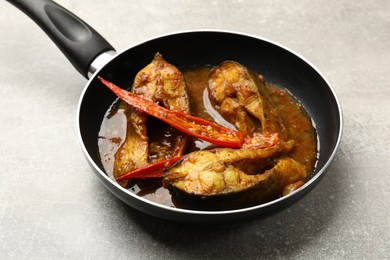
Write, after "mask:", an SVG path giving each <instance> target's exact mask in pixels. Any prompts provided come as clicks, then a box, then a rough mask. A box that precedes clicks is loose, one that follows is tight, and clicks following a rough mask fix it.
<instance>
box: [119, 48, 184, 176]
mask: <svg viewBox="0 0 390 260" xmlns="http://www.w3.org/2000/svg"><path fill="white" fill-rule="evenodd" d="M131 92H132V93H134V94H136V95H138V96H140V97H142V98H144V99H147V100H149V101H152V102H154V103H157V104H159V105H160V106H163V107H165V108H166V109H169V110H177V111H182V112H185V113H190V106H189V100H188V95H187V89H186V84H185V81H184V78H183V75H182V74H181V72H180V71H179V70H178V69H177V68H176V67H175V66H173V65H171V64H169V63H168V62H166V61H165V60H164V59H163V58H162V56H161V54H159V53H157V54H156V55H155V57H154V59H153V61H152V62H151V63H150V64H148V65H147V66H146V67H145V68H143V69H142V70H141V71H139V72H138V73H137V75H136V77H135V79H134V83H133V86H132V89H131ZM127 106H128V105H127ZM126 114H127V119H128V124H127V132H126V139H125V141H124V142H123V144H122V145H121V146H120V148H119V149H118V151H117V153H116V154H115V163H114V177H115V178H116V179H117V178H118V177H120V176H121V175H123V174H125V173H128V172H130V171H132V170H135V169H138V168H140V167H143V166H145V165H147V164H149V163H153V162H158V161H162V160H166V159H169V158H172V157H176V156H180V155H183V154H184V152H185V147H186V143H187V139H188V137H187V135H185V134H183V133H181V132H179V131H178V130H176V129H174V128H173V127H171V126H169V125H166V124H163V123H161V122H154V123H156V124H155V125H154V127H155V129H158V131H154V130H155V129H151V128H150V127H149V129H148V124H149V121H150V120H149V115H148V114H146V113H144V112H142V111H140V110H138V109H136V108H133V107H131V106H128V109H127V113H126ZM155 121H157V120H155Z"/></svg>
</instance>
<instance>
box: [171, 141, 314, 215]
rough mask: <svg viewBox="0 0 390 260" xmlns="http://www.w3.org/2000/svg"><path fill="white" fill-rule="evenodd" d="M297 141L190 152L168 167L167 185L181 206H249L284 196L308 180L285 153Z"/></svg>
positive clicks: (225, 207) (303, 170)
mask: <svg viewBox="0 0 390 260" xmlns="http://www.w3.org/2000/svg"><path fill="white" fill-rule="evenodd" d="M293 146H294V141H288V142H283V141H281V142H279V143H278V144H276V145H275V146H272V147H267V148H264V149H258V150H249V149H229V148H215V149H212V150H203V151H198V152H194V153H192V154H190V155H188V156H187V157H186V158H185V159H184V160H182V161H181V162H180V161H179V162H178V163H177V164H176V165H174V166H173V167H171V168H170V169H168V170H166V171H165V175H164V186H165V187H166V188H168V190H169V191H170V193H171V195H172V198H173V201H174V202H175V203H176V205H178V206H179V207H184V208H191V209H203V210H221V209H234V208H240V207H246V206H251V205H256V204H259V203H263V202H266V201H268V200H270V199H273V198H276V197H278V196H281V194H282V191H283V188H284V187H285V186H286V185H288V184H291V183H294V182H297V181H298V180H305V179H306V177H307V173H306V170H305V168H304V167H303V166H302V165H301V164H299V163H298V162H297V161H295V160H293V159H292V158H289V157H284V156H283V154H286V153H288V152H289V151H290V150H291V149H292V148H293Z"/></svg>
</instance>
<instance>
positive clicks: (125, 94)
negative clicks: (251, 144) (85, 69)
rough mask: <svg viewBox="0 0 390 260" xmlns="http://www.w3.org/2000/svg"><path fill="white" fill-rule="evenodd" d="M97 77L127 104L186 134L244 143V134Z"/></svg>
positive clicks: (225, 144)
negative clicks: (167, 107) (170, 108)
mask: <svg viewBox="0 0 390 260" xmlns="http://www.w3.org/2000/svg"><path fill="white" fill-rule="evenodd" d="M98 79H99V80H100V81H101V82H102V83H103V84H104V85H106V86H107V87H108V88H109V89H110V90H111V91H112V92H114V93H115V94H116V95H117V96H118V97H119V98H120V99H122V100H123V101H125V102H126V103H128V104H129V105H131V106H133V107H135V108H137V109H139V110H141V111H143V112H145V113H147V114H149V115H151V116H154V117H156V118H158V119H160V120H162V121H164V122H165V123H167V124H169V125H171V126H173V127H175V128H176V129H178V130H179V131H182V132H184V133H186V134H188V135H191V136H194V137H196V138H199V139H202V140H205V141H208V142H210V143H212V144H215V145H218V146H222V147H230V148H241V146H242V144H243V143H244V134H242V133H240V132H237V131H234V130H231V129H228V128H225V127H223V126H220V125H218V124H215V123H213V122H210V121H208V120H205V119H202V118H199V117H195V116H192V115H189V114H187V113H184V112H182V111H177V110H169V109H166V108H164V107H161V106H159V105H157V104H155V103H153V102H151V101H149V100H146V99H144V98H141V97H140V96H138V95H135V94H133V93H131V92H129V91H126V90H124V89H122V88H120V87H118V86H116V85H115V84H114V83H111V82H109V81H107V80H105V79H103V78H102V77H100V76H98Z"/></svg>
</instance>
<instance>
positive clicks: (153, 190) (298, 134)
mask: <svg viewBox="0 0 390 260" xmlns="http://www.w3.org/2000/svg"><path fill="white" fill-rule="evenodd" d="M210 70H211V68H210V67H198V68H189V69H184V70H182V74H183V76H184V79H185V82H186V86H187V93H188V99H189V102H190V112H191V114H192V115H195V116H197V117H201V118H204V119H207V120H210V121H214V122H216V123H218V124H220V125H223V126H225V127H228V128H231V129H236V127H235V126H234V125H233V124H231V123H229V122H228V121H227V120H225V119H224V117H222V116H221V115H220V113H218V111H217V110H216V109H215V108H214V106H213V105H212V102H210V99H209V93H208V89H207V84H208V80H209V74H210ZM265 86H266V88H267V90H268V93H269V95H270V98H271V100H272V102H273V103H274V105H275V106H276V108H277V111H278V114H279V116H280V118H281V120H282V121H283V123H284V125H285V126H286V131H287V137H286V138H287V139H289V140H294V141H295V145H294V148H293V149H292V150H291V151H289V154H288V155H289V157H291V158H292V159H294V160H296V161H297V162H298V163H300V164H301V165H302V166H303V167H304V168H305V169H306V171H307V172H309V173H312V172H313V171H314V168H315V163H316V161H317V152H318V149H317V134H316V130H315V128H314V127H313V124H312V121H311V119H310V117H309V116H308V114H307V113H306V111H305V110H304V108H303V106H302V105H301V104H300V103H299V102H297V101H296V100H295V99H294V97H293V96H292V95H291V94H290V93H289V92H288V91H286V90H285V89H283V88H282V87H279V86H276V85H274V84H269V83H266V84H265ZM128 109H129V107H128V105H126V104H124V103H123V102H122V101H120V100H118V101H116V102H115V103H114V104H113V105H112V106H111V107H110V109H109V110H108V111H107V113H106V115H105V117H104V119H103V122H102V125H101V129H100V132H99V139H98V145H99V153H100V158H101V161H102V164H103V167H104V169H105V171H106V173H107V174H108V176H110V178H112V179H115V177H114V174H113V171H114V160H115V154H116V153H117V151H118V149H119V148H120V146H121V145H122V143H123V142H124V140H125V138H126V126H127V116H126V115H127V114H128ZM163 128H164V129H166V130H165V131H163V135H162V134H161V131H160V130H161V129H163ZM147 129H148V135H149V138H150V140H164V141H163V142H162V143H163V144H164V147H165V148H166V147H172V146H174V142H175V138H174V137H175V136H174V135H171V134H170V133H171V132H174V130H172V131H171V130H170V127H169V126H166V125H165V124H164V123H162V122H160V121H158V120H156V119H154V118H153V119H151V120H149V121H148V123H147ZM155 130H157V131H155ZM152 143H153V142H152ZM156 143H157V142H156ZM160 143H161V142H160ZM164 147H160V146H158V145H157V146H154V147H152V149H153V152H152V153H151V154H150V155H149V157H150V158H149V160H150V161H153V158H152V157H153V156H156V154H158V153H164V149H165V148H164ZM212 147H213V146H212V145H211V144H210V143H208V142H206V141H202V140H198V139H195V138H189V140H188V142H187V146H186V153H191V152H193V151H198V150H203V149H210V148H212ZM122 185H124V186H126V188H128V189H129V190H131V191H132V192H134V193H135V194H137V195H139V196H143V197H145V198H146V199H149V200H151V201H154V202H157V203H160V204H163V205H167V206H172V207H174V206H175V205H174V204H173V202H172V199H171V195H170V193H169V192H168V190H167V189H165V188H164V187H162V181H161V179H159V178H156V179H147V180H143V179H137V180H131V181H129V182H128V183H122Z"/></svg>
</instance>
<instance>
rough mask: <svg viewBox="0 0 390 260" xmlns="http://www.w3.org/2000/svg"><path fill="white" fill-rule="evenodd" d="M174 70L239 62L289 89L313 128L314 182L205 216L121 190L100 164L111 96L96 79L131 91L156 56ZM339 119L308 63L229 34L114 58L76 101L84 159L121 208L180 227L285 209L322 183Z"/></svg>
mask: <svg viewBox="0 0 390 260" xmlns="http://www.w3.org/2000/svg"><path fill="white" fill-rule="evenodd" d="M157 52H160V53H161V54H162V55H163V57H164V58H165V59H166V60H167V61H168V62H170V63H171V64H174V65H175V66H177V67H178V68H184V67H191V66H203V65H218V64H219V63H221V62H222V61H225V60H234V61H237V62H239V63H241V64H243V65H244V66H246V67H248V68H249V69H251V70H253V71H255V72H258V73H260V74H262V75H264V76H265V79H266V80H267V81H268V82H271V83H276V84H278V85H280V86H282V87H284V88H286V89H288V90H289V91H290V92H291V93H292V94H293V95H294V96H295V97H296V98H297V99H298V100H299V101H300V102H301V103H302V104H303V106H304V107H305V109H306V110H307V111H308V113H309V115H310V116H311V117H312V119H313V121H314V125H315V127H316V128H317V131H318V136H319V144H320V152H319V159H318V163H317V168H316V171H315V173H314V175H313V177H312V179H311V180H310V181H309V182H308V183H307V184H306V185H305V186H304V187H302V188H301V189H300V190H299V191H298V192H295V193H294V194H292V195H290V196H287V197H284V198H281V199H278V200H276V201H273V202H270V203H267V204H263V205H259V206H257V207H252V208H247V209H241V210H231V211H216V212H203V211H191V210H182V209H173V208H169V207H166V206H163V205H159V204H156V203H154V202H150V201H147V200H145V199H143V198H140V197H138V196H136V195H134V194H132V193H131V192H129V191H127V190H125V189H123V188H122V187H120V186H119V185H118V184H116V183H115V182H114V181H112V180H110V179H109V178H108V177H107V176H106V175H105V174H104V169H103V167H102V164H101V162H100V158H99V152H98V143H97V139H98V133H99V129H100V125H101V122H102V119H103V116H104V114H105V112H106V110H107V109H108V108H109V106H110V105H111V104H112V102H113V101H114V100H115V99H116V97H115V95H114V94H112V93H111V92H110V91H109V90H107V89H106V88H105V87H103V86H102V85H101V84H100V83H99V82H98V80H97V79H96V75H100V76H102V77H104V78H106V79H108V80H110V81H112V82H114V83H116V84H118V85H119V86H121V87H123V88H128V87H130V86H131V84H132V81H133V79H134V76H135V74H136V73H137V72H138V71H139V70H140V69H142V68H143V67H144V66H146V65H147V64H148V63H150V62H151V60H152V59H153V56H154V54H155V53H157ZM341 121H342V119H341V111H340V106H339V103H338V101H337V98H336V97H335V95H334V93H333V90H332V89H331V87H330V86H329V83H328V82H327V81H326V80H325V79H324V77H323V76H322V75H321V74H320V73H319V72H318V71H317V70H316V69H315V68H314V67H313V66H311V65H310V64H309V63H308V62H307V61H305V60H304V59H303V58H301V57H299V56H298V55H296V54H294V53H293V52H291V51H289V50H287V49H285V48H283V47H281V46H279V45H277V44H274V43H271V42H269V41H266V40H263V39H259V38H256V37H252V36H248V35H241V34H236V33H230V32H211V31H198V32H184V33H178V34H173V35H167V36H163V37H159V38H156V39H152V40H149V41H146V42H144V43H142V44H139V45H136V46H134V47H131V48H129V49H128V50H125V51H123V52H122V53H120V54H118V55H117V56H116V57H115V58H114V59H113V60H112V61H111V62H109V63H108V64H107V65H106V66H105V67H104V68H103V69H101V70H100V71H98V72H97V74H95V75H94V76H93V77H92V78H91V80H90V81H89V84H88V86H87V87H86V89H85V91H84V94H83V95H82V97H81V100H80V106H79V124H80V136H81V139H82V143H83V145H84V147H83V148H84V150H85V152H86V155H87V158H88V159H89V161H90V163H91V165H92V166H93V168H94V169H95V171H96V173H97V175H98V176H99V178H100V179H101V180H102V181H103V183H104V184H105V185H106V187H107V188H108V189H109V190H110V191H112V192H113V194H114V195H116V196H117V197H119V198H120V199H121V200H123V201H124V202H125V203H127V204H129V205H131V206H133V207H135V208H137V209H139V210H141V211H143V212H146V213H148V214H151V215H155V216H157V217H161V218H165V219H169V220H174V221H182V222H200V223H204V222H214V221H218V222H219V221H230V220H239V219H242V218H246V217H250V216H259V215H264V214H267V213H270V212H274V211H276V210H280V209H282V208H285V207H287V206H288V205H290V204H292V203H293V202H294V201H296V200H297V199H299V198H300V197H302V196H303V195H304V194H306V193H307V192H308V191H309V190H311V188H313V186H314V185H315V184H316V183H317V182H318V181H319V180H320V179H321V177H322V176H323V173H324V172H325V170H326V168H327V167H328V165H329V163H330V161H331V159H332V158H333V156H334V153H335V151H336V149H337V146H338V143H339V141H340V135H341V128H342V122H341Z"/></svg>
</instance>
